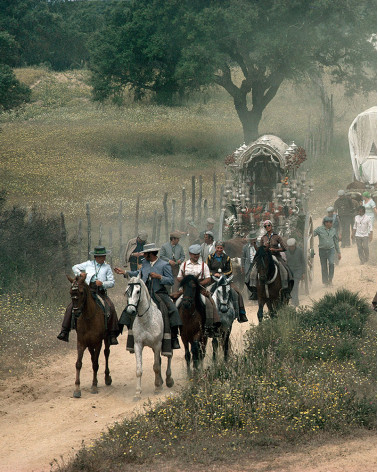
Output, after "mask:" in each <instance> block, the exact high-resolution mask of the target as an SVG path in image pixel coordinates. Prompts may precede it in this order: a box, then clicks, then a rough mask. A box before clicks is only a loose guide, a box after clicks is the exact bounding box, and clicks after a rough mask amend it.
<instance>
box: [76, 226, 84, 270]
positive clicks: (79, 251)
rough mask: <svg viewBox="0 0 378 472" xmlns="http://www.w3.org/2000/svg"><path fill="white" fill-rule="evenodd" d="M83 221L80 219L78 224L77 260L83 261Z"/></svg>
mask: <svg viewBox="0 0 378 472" xmlns="http://www.w3.org/2000/svg"><path fill="white" fill-rule="evenodd" d="M82 226H83V222H82V220H81V219H79V223H78V226H77V260H78V261H81V245H82V243H83V229H82Z"/></svg>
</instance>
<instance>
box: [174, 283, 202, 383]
mask: <svg viewBox="0 0 378 472" xmlns="http://www.w3.org/2000/svg"><path fill="white" fill-rule="evenodd" d="M180 287H182V288H183V291H184V293H183V297H182V302H181V305H180V308H179V314H180V317H181V321H182V327H181V333H180V334H181V339H182V342H183V344H184V348H185V360H186V367H187V371H188V375H190V360H191V355H190V351H189V344H190V347H191V353H192V359H193V367H194V369H196V370H197V369H198V368H199V366H200V364H201V363H202V361H203V359H204V357H205V353H206V344H207V336H205V331H204V326H205V318H206V307H205V304H204V303H203V302H202V300H201V293H200V291H201V286H200V284H199V281H198V278H197V277H196V276H195V275H186V276H185V277H184V278H183V279H182V281H181V283H180Z"/></svg>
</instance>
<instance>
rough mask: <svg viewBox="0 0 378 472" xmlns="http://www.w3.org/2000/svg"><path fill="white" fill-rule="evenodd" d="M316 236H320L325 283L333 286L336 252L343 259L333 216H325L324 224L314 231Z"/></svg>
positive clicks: (323, 280) (323, 279) (321, 261)
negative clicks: (333, 223) (333, 226)
mask: <svg viewBox="0 0 378 472" xmlns="http://www.w3.org/2000/svg"><path fill="white" fill-rule="evenodd" d="M314 236H318V237H319V258H320V265H321V267H322V282H323V284H324V285H330V286H332V280H333V276H334V272H335V254H336V253H337V258H338V259H339V260H340V259H341V252H340V247H339V239H338V237H337V235H336V231H335V230H334V228H332V218H331V217H330V216H325V217H324V218H323V224H322V226H318V227H317V228H316V229H315V231H314Z"/></svg>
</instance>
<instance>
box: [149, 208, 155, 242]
mask: <svg viewBox="0 0 378 472" xmlns="http://www.w3.org/2000/svg"><path fill="white" fill-rule="evenodd" d="M156 226H157V210H154V216H153V217H152V239H150V241H151V242H153V243H155V242H156Z"/></svg>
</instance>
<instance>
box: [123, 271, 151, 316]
mask: <svg viewBox="0 0 378 472" xmlns="http://www.w3.org/2000/svg"><path fill="white" fill-rule="evenodd" d="M126 295H127V301H128V303H127V307H126V312H127V313H128V314H129V315H131V316H134V315H136V314H137V311H138V306H139V303H140V302H141V301H145V300H146V301H149V299H150V296H149V294H148V290H147V287H146V285H145V283H144V282H143V280H142V278H141V277H140V274H139V275H138V276H137V277H132V278H131V279H130V280H129V283H128V284H127V288H126Z"/></svg>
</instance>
